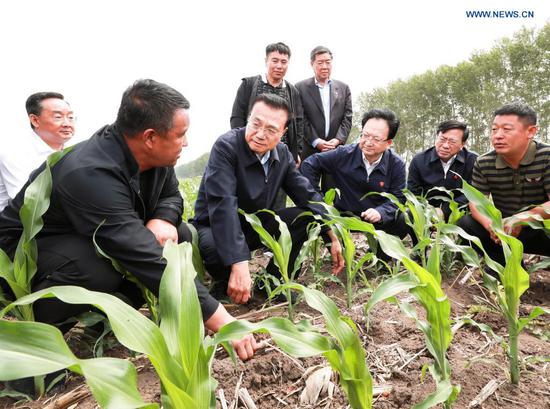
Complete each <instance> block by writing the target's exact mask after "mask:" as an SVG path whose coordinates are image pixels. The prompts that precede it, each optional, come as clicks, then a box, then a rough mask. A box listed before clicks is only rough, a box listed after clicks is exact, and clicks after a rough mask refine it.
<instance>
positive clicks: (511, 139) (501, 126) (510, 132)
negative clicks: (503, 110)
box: [491, 115, 537, 158]
mask: <svg viewBox="0 0 550 409" xmlns="http://www.w3.org/2000/svg"><path fill="white" fill-rule="evenodd" d="M536 133H537V127H536V126H535V125H525V124H524V123H523V122H522V121H521V120H520V119H519V117H518V116H517V115H497V116H495V119H493V127H492V131H491V143H492V144H493V147H494V148H495V151H496V152H497V153H498V154H500V155H502V156H504V157H505V158H506V157H510V158H518V157H520V155H521V156H522V155H523V154H524V153H525V151H526V149H527V145H529V142H530V141H531V140H532V139H533V138H534V136H535V134H536Z"/></svg>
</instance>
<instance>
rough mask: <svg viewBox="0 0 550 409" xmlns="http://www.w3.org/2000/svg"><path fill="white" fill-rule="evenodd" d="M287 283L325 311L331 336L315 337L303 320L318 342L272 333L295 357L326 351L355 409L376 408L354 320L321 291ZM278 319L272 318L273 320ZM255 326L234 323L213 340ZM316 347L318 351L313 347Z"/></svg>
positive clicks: (324, 316) (224, 339)
mask: <svg viewBox="0 0 550 409" xmlns="http://www.w3.org/2000/svg"><path fill="white" fill-rule="evenodd" d="M283 286H284V287H289V288H291V289H293V290H296V291H300V292H302V293H303V294H304V298H305V301H306V303H307V304H308V305H309V306H310V307H312V308H314V309H315V310H317V311H319V312H321V313H322V315H323V319H324V321H325V326H326V329H327V332H328V333H329V335H330V337H321V336H320V335H319V334H317V335H316V336H315V337H313V336H312V334H311V333H310V332H309V330H310V327H309V324H307V322H304V321H302V322H300V323H299V324H297V327H298V328H303V329H304V331H305V333H306V334H308V337H312V340H314V341H315V343H314V344H310V341H307V340H305V339H303V340H300V339H299V338H296V339H291V338H286V339H281V338H280V337H281V336H282V335H283V334H282V333H281V332H274V331H273V329H272V330H271V331H270V333H271V335H272V336H274V335H277V336H278V337H279V338H274V339H275V341H276V342H277V344H278V345H279V346H280V347H281V349H283V350H284V351H285V352H287V353H289V354H290V355H293V356H305V355H304V354H305V353H306V352H307V355H308V356H311V355H312V354H313V352H315V353H318V354H323V355H324V356H325V358H326V359H327V360H328V362H329V364H330V366H331V367H332V369H333V370H334V371H336V372H338V374H339V375H340V376H339V382H340V385H341V387H342V389H343V390H344V393H345V394H346V396H347V398H348V401H349V404H350V406H351V407H352V408H353V409H370V408H372V376H371V374H370V372H369V370H368V368H367V365H366V360H365V351H364V349H363V347H362V345H361V339H360V337H359V334H358V331H357V328H356V326H355V324H354V323H353V321H352V320H351V319H349V318H347V317H345V316H342V315H341V314H340V311H339V310H338V307H337V306H336V304H335V303H334V301H332V300H331V299H330V298H329V297H328V296H326V295H325V294H323V293H322V292H321V291H318V290H314V289H312V288H307V287H304V286H303V285H301V284H296V283H290V284H284V285H283ZM274 319H275V318H269V320H274ZM266 321H267V320H266ZM286 323H288V324H287V325H289V328H290V322H289V321H286ZM254 325H258V324H251V323H249V322H246V321H235V322H232V323H230V324H228V325H226V326H225V327H223V328H222V329H221V330H220V331H219V332H218V334H216V336H215V337H214V339H213V342H215V343H219V342H222V341H227V340H228V339H230V335H229V334H231V336H233V335H234V334H236V333H239V334H241V335H244V334H246V333H249V332H252V331H255V330H256V327H254ZM314 334H315V332H314ZM318 337H321V338H318ZM283 341H284V342H283ZM301 341H303V343H302V342H301ZM312 346H313V347H314V350H310V347H312ZM298 348H299V349H298Z"/></svg>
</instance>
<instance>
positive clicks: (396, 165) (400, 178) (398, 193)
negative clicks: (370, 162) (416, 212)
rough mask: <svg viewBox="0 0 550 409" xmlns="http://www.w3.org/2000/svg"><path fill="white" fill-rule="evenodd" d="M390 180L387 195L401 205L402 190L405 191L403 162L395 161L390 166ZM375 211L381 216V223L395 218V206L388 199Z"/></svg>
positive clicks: (403, 199)
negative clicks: (396, 199) (395, 198)
mask: <svg viewBox="0 0 550 409" xmlns="http://www.w3.org/2000/svg"><path fill="white" fill-rule="evenodd" d="M391 168H392V170H391V172H392V175H391V180H390V186H389V188H388V193H391V194H392V195H394V196H395V197H397V198H398V199H399V201H400V202H401V203H404V202H405V196H404V195H403V189H405V175H406V171H405V162H403V161H402V160H400V159H395V160H394V162H393V163H392V164H391ZM375 209H376V210H377V211H378V213H380V215H381V216H382V223H385V222H387V221H389V220H393V219H394V218H395V212H396V211H397V206H396V205H395V204H393V202H392V201H391V200H389V199H387V200H385V201H384V202H383V203H382V204H381V205H379V206H376V207H375Z"/></svg>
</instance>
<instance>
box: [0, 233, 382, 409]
mask: <svg viewBox="0 0 550 409" xmlns="http://www.w3.org/2000/svg"><path fill="white" fill-rule="evenodd" d="M164 256H165V258H166V259H167V267H166V270H165V272H164V275H163V277H162V281H161V285H160V296H159V300H160V304H161V311H162V317H161V318H162V320H161V324H160V326H157V325H155V323H153V322H152V321H151V320H149V319H148V318H146V317H145V316H143V315H142V314H140V313H139V312H138V311H136V310H134V309H133V308H132V307H131V306H129V305H127V304H125V303H124V302H123V301H121V300H120V299H118V298H116V297H114V296H112V295H109V294H105V293H98V292H93V291H88V290H86V289H83V288H80V287H74V286H61V287H51V288H47V289H44V290H42V291H39V292H36V293H33V294H30V295H28V296H26V297H23V298H21V299H19V300H17V301H16V302H14V303H12V304H10V305H9V306H8V307H7V308H6V309H5V310H4V311H2V315H3V314H5V313H7V312H8V311H9V310H10V309H12V308H15V307H16V306H18V305H28V304H31V303H32V302H34V301H36V300H38V299H40V298H44V297H57V298H59V299H60V300H62V301H64V302H66V303H70V304H82V303H87V304H92V305H94V306H96V307H97V308H99V309H101V310H102V311H103V312H104V313H105V314H106V315H107V317H108V318H109V321H110V323H111V326H112V328H113V332H114V334H115V336H116V337H117V339H118V340H119V342H120V343H121V344H123V345H124V346H126V347H127V348H129V349H131V350H133V351H136V352H138V353H143V354H145V355H147V357H148V358H149V360H150V361H151V363H152V365H153V367H154V368H155V370H156V371H157V374H158V376H159V378H160V381H161V385H162V394H161V402H162V406H163V408H165V409H176V408H178V409H179V408H186V409H187V408H189V409H194V408H197V409H206V408H215V404H216V403H215V402H216V401H215V397H214V390H215V387H216V381H215V379H214V378H212V376H211V364H212V359H213V356H214V352H215V350H216V347H217V345H218V344H220V343H221V344H222V345H227V342H228V341H230V340H233V339H239V338H241V337H242V336H244V335H245V334H247V333H250V332H268V333H269V334H270V335H271V337H272V338H273V340H274V341H275V342H276V343H277V345H278V346H279V347H280V348H281V349H283V350H284V351H285V352H287V353H289V354H290V355H293V356H296V357H308V356H314V355H320V354H325V356H327V358H328V359H329V362H331V364H333V363H334V365H340V366H339V367H338V366H335V368H336V369H338V368H341V382H342V387H343V388H344V391H346V393H348V396H349V399H350V404H352V407H353V408H358V409H363V408H370V407H371V406H370V403H371V402H372V385H371V383H372V382H371V378H370V374H369V373H368V370H366V365H365V356H364V352H363V351H362V350H360V344H359V340H358V337H357V333H356V331H354V330H353V329H354V327H353V325H352V323H351V322H348V321H346V320H344V318H343V317H340V315H339V313H338V310H337V308H336V305H335V304H334V303H333V302H332V300H330V299H328V297H326V296H324V295H323V294H322V293H319V292H315V291H314V290H308V289H303V291H304V293H305V295H306V301H307V302H308V303H310V304H311V305H312V306H313V307H314V308H317V309H319V310H320V311H321V312H323V314H324V315H325V320H326V322H327V329H328V330H329V332H330V333H331V334H332V335H333V336H334V338H335V339H336V340H335V339H332V338H330V337H326V336H323V335H321V334H320V333H319V332H318V331H317V330H316V329H314V328H312V327H311V326H310V325H309V324H307V323H306V322H301V323H299V324H297V325H294V324H293V323H292V322H290V321H289V320H287V319H284V318H279V317H273V318H268V319H266V320H264V321H262V322H259V323H256V324H253V323H250V322H246V321H234V322H232V323H230V324H228V325H226V326H225V327H223V328H221V329H220V331H219V333H218V334H217V335H216V336H215V337H214V338H209V337H206V338H204V327H203V323H202V316H201V310H200V305H199V302H198V297H197V294H196V289H195V285H194V277H195V271H194V269H193V264H192V261H191V246H190V244H189V243H182V244H180V245H179V246H178V245H175V244H173V243H172V242H168V243H167V244H166V245H165V250H164ZM294 286H295V288H296V289H299V290H300V289H301V287H300V286H298V285H296V284H294ZM346 326H347V327H346ZM354 337H355V338H354ZM0 360H2V363H3V365H2V366H0V380H11V379H17V378H21V377H26V376H34V375H38V374H45V373H49V372H52V371H55V370H59V369H62V368H69V369H70V370H72V371H74V372H77V373H80V374H83V375H84V376H85V377H86V381H87V382H88V384H89V385H90V389H91V391H92V393H93V395H94V397H95V398H96V400H97V401H98V403H99V404H100V406H101V407H105V408H109V409H111V408H113V409H120V408H157V407H158V405H157V404H148V403H144V402H142V401H141V398H140V397H139V394H138V392H137V390H136V381H135V380H136V375H135V368H133V367H132V366H131V364H130V363H129V362H127V361H124V360H118V359H112V358H95V359H90V360H80V359H77V358H75V357H74V355H73V354H72V352H71V351H70V350H69V349H68V347H67V345H66V344H65V341H64V339H63V336H62V335H61V333H60V332H59V330H57V329H56V328H54V327H52V326H49V325H46V324H42V323H36V322H20V321H8V320H4V319H0ZM348 391H349V392H348Z"/></svg>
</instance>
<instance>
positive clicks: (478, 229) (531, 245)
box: [458, 215, 550, 265]
mask: <svg viewBox="0 0 550 409" xmlns="http://www.w3.org/2000/svg"><path fill="white" fill-rule="evenodd" d="M458 225H459V226H460V227H462V229H464V231H466V233H469V234H471V235H472V236H476V237H478V238H479V240H480V241H481V244H482V245H483V248H484V249H485V251H486V252H487V254H488V255H489V257H491V258H492V259H493V260H495V261H498V262H499V263H500V264H502V265H504V263H505V260H504V252H503V251H502V246H501V245H499V244H496V243H495V242H494V241H493V240H491V237H490V236H489V232H487V230H485V229H484V228H483V226H481V224H479V223H478V222H477V221H476V220H475V219H474V218H473V217H472V216H471V215H466V216H463V217H462V218H461V219H460V220H459V221H458ZM518 239H519V240H520V241H521V242H522V243H523V252H524V253H527V254H539V255H542V256H550V238H549V237H548V236H547V235H546V234H545V233H544V231H542V230H535V229H531V228H529V227H526V226H524V227H523V229H522V230H521V233H520V234H519V236H518ZM473 247H474V248H475V250H476V251H477V252H478V253H479V254H482V252H481V251H479V250H478V248H477V246H476V245H473Z"/></svg>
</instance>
